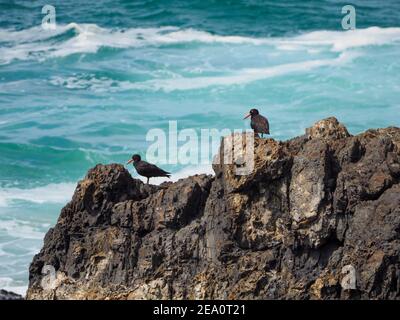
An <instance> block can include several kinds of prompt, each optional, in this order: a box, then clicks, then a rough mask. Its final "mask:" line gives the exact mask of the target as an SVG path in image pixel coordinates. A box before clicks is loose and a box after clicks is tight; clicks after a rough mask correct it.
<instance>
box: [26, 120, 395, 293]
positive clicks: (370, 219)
mask: <svg viewBox="0 0 400 320" xmlns="http://www.w3.org/2000/svg"><path fill="white" fill-rule="evenodd" d="M224 150H225V149H223V148H221V152H220V156H221V155H222V154H223V152H224ZM399 159H400V129H399V128H394V127H391V128H386V129H378V130H368V131H366V132H365V133H362V134H359V135H357V136H352V135H350V134H349V133H348V131H347V130H346V128H345V127H344V126H343V125H341V124H340V123H338V121H337V120H336V119H335V118H328V119H325V120H322V121H320V122H318V123H316V124H315V125H314V126H313V127H311V128H309V129H307V130H306V133H305V135H303V136H300V137H297V138H294V139H292V140H289V141H285V142H279V141H275V140H273V139H259V138H256V139H255V143H254V164H255V167H254V170H253V171H252V172H251V173H250V174H248V175H241V176H238V175H236V174H235V172H236V171H235V170H236V169H237V167H238V166H239V164H236V163H235V162H234V163H233V164H215V165H214V171H215V176H207V175H198V176H193V177H188V178H186V179H182V180H179V181H178V182H176V183H165V184H163V185H161V186H150V185H144V184H143V183H142V182H140V181H139V180H135V179H133V178H132V177H131V176H130V174H129V173H128V171H127V170H126V169H124V167H123V166H121V165H118V164H111V165H97V166H96V167H95V168H93V169H91V170H90V171H89V172H88V174H87V176H86V177H85V178H84V179H83V180H82V181H80V182H79V184H78V186H77V189H76V191H75V194H74V196H73V198H72V201H71V202H70V203H68V204H67V205H66V207H65V208H64V209H63V210H62V212H61V215H60V217H59V219H58V222H57V224H56V226H55V227H54V228H52V229H50V230H49V232H48V233H47V235H46V237H45V241H44V247H43V249H42V250H41V252H40V253H39V254H38V255H36V256H35V257H34V259H33V262H32V264H31V266H30V283H29V289H28V295H27V297H28V298H29V299H399V298H400V261H399V260H400V184H399V181H400V161H399ZM43 270H49V273H45V275H43V274H42V272H43ZM44 277H47V278H46V279H44ZM44 280H46V281H44ZM43 281H44V282H43Z"/></svg>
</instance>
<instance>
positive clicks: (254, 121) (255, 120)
mask: <svg viewBox="0 0 400 320" xmlns="http://www.w3.org/2000/svg"><path fill="white" fill-rule="evenodd" d="M249 116H251V123H250V126H251V128H252V129H253V130H254V133H256V134H259V133H261V136H263V134H269V122H268V119H267V118H266V117H263V116H262V115H261V114H260V113H259V112H258V110H257V109H251V110H250V112H249V115H248V116H247V117H249ZM247 117H246V118H247ZM246 118H245V119H246Z"/></svg>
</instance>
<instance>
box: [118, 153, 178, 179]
mask: <svg viewBox="0 0 400 320" xmlns="http://www.w3.org/2000/svg"><path fill="white" fill-rule="evenodd" d="M131 162H133V166H134V167H135V169H136V171H137V173H138V174H139V175H141V176H143V177H146V178H147V184H149V179H150V178H152V177H168V178H169V177H170V175H171V174H170V173H169V172H167V171H164V170H163V169H160V168H159V167H157V166H156V165H154V164H151V163H148V162H146V161H142V158H141V157H140V156H139V155H138V154H134V155H133V156H132V159H131V160H129V161H128V162H127V163H126V164H130V163H131Z"/></svg>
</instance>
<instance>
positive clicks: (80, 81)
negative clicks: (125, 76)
mask: <svg viewBox="0 0 400 320" xmlns="http://www.w3.org/2000/svg"><path fill="white" fill-rule="evenodd" d="M359 55H360V53H359V52H356V51H352V52H343V53H341V54H340V55H339V56H338V57H337V58H333V59H316V60H306V61H301V62H294V63H287V64H281V65H276V66H272V67H265V68H246V69H242V70H237V71H234V72H231V73H229V74H226V75H223V76H210V77H191V78H187V77H173V78H168V79H154V80H147V81H143V82H129V81H114V80H111V79H107V78H103V79H96V78H94V77H92V78H89V79H88V78H82V77H77V76H73V77H67V78H62V77H54V78H52V79H51V80H50V83H52V84H53V85H57V86H64V87H66V88H68V89H90V90H92V91H95V92H115V91H128V90H145V91H160V90H161V91H165V92H172V91H184V90H194V89H203V88H207V87H211V86H231V85H243V84H247V83H251V82H254V81H257V80H262V79H268V78H273V77H279V76H282V75H287V74H292V73H299V72H306V71H310V70H313V69H316V68H320V67H327V66H338V65H340V64H344V63H348V62H350V61H352V60H353V59H355V58H356V57H358V56H359Z"/></svg>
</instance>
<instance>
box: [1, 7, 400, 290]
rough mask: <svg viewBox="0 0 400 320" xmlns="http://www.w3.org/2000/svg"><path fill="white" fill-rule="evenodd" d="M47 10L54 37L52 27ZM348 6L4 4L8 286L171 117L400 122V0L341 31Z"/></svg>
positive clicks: (285, 133) (190, 169) (236, 125)
mask: <svg viewBox="0 0 400 320" xmlns="http://www.w3.org/2000/svg"><path fill="white" fill-rule="evenodd" d="M45 4H52V5H54V6H55V8H56V14H57V16H56V22H57V28H56V29H55V30H43V28H42V27H41V22H42V18H43V17H44V15H43V14H42V13H41V9H42V6H43V5H45ZM345 4H347V2H343V1H334V0H324V1H321V0H318V1H316V0H315V1H300V0H289V1H282V2H280V1H279V2H278V1H272V0H271V1H256V0H249V1H233V0H232V1H228V0H214V1H211V0H196V1H195V0H191V1H176V0H175V1H172V0H163V1H155V0H154V1H152V0H142V1H128V0H125V1H124V0H113V1H111V0H96V1H72V0H70V1H67V0H63V1H61V0H51V1H50V0H46V1H30V0H29V1H28V0H26V1H22V0H20V1H17V0H14V1H11V0H9V1H7V0H0V288H4V289H8V290H13V291H16V292H19V293H22V294H23V293H25V290H26V288H27V284H28V267H29V264H30V262H31V260H32V257H33V255H34V254H35V253H37V252H38V251H39V250H40V248H41V246H42V241H43V237H44V234H45V233H46V231H47V230H48V229H49V228H50V227H51V226H53V225H54V224H55V222H56V220H57V218H58V215H59V212H60V209H61V208H62V207H63V206H64V205H65V204H66V203H67V202H68V201H69V199H70V198H71V195H72V193H73V191H74V188H75V186H76V182H77V181H78V180H79V179H81V178H82V177H83V176H84V175H85V173H86V172H87V170H88V169H89V168H91V167H93V166H94V165H96V164H97V163H112V162H119V163H125V162H126V161H127V160H128V159H129V158H130V156H131V155H132V153H140V154H142V155H145V154H146V150H147V147H148V146H149V144H151V142H148V141H146V134H147V132H148V131H149V130H150V129H154V128H160V129H162V130H167V129H168V123H169V121H177V124H178V130H180V129H184V128H194V129H195V130H196V131H197V132H200V130H201V129H212V128H215V129H219V130H220V129H223V128H228V129H246V128H248V126H249V123H248V122H247V121H243V120H242V118H243V115H244V114H245V113H246V112H247V111H248V110H249V109H250V107H253V106H256V107H258V109H259V110H260V111H261V113H262V114H264V115H266V116H267V117H268V118H269V120H270V123H271V133H272V137H273V138H275V139H288V138H291V137H294V136H296V135H299V134H302V133H303V132H304V128H306V127H308V126H310V125H312V124H313V122H315V121H316V120H319V119H322V118H324V117H328V116H336V117H337V118H338V119H339V120H340V121H341V122H343V123H344V124H345V125H346V126H347V127H348V128H349V130H350V131H351V133H353V134H356V133H359V132H362V131H364V130H366V129H368V128H378V127H386V126H390V125H395V126H399V125H400V118H399V115H400V59H399V58H400V15H399V12H400V1H399V0H385V1H381V0H375V1H373V0H366V1H355V0H353V1H352V2H351V4H353V5H355V7H356V13H357V30H354V31H344V30H343V29H342V27H341V19H342V17H343V15H342V13H341V8H342V6H344V5H345ZM163 168H165V169H167V170H170V171H171V172H172V173H173V177H174V179H177V178H180V177H184V176H187V175H189V174H193V173H198V172H211V167H210V166H209V165H195V164H191V165H183V164H180V163H178V164H166V165H164V166H163ZM129 170H130V171H131V172H132V174H133V175H135V176H136V173H135V171H134V170H133V168H132V167H130V168H129ZM155 181H156V180H155ZM157 181H158V180H157ZM157 181H156V182H157Z"/></svg>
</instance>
